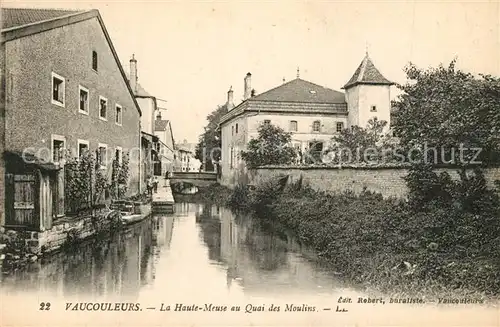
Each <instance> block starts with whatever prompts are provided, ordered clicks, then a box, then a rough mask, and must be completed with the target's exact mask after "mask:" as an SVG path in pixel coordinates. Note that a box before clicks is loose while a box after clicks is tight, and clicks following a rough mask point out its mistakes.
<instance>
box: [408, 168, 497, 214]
mask: <svg viewBox="0 0 500 327" xmlns="http://www.w3.org/2000/svg"><path fill="white" fill-rule="evenodd" d="M457 173H458V175H459V179H458V180H453V179H452V178H451V176H450V175H449V174H448V173H447V172H442V173H440V174H437V173H436V172H435V171H434V170H433V169H432V166H431V165H430V164H423V163H422V164H418V165H414V166H413V167H411V169H410V171H409V173H408V175H407V176H406V177H405V180H406V183H407V186H408V189H409V199H408V200H409V204H410V206H411V207H413V208H414V209H415V210H418V211H420V210H425V209H426V208H427V207H429V206H439V207H448V208H450V209H452V208H459V209H460V210H462V211H464V212H469V213H472V214H484V215H497V216H498V215H500V212H499V210H498V209H499V208H500V199H499V196H498V195H497V193H496V192H495V190H494V189H490V188H488V186H487V182H486V179H485V177H484V174H483V172H482V170H481V169H479V168H476V169H474V170H473V171H471V172H470V173H469V174H468V173H467V170H466V169H465V168H462V169H460V170H458V171H457Z"/></svg>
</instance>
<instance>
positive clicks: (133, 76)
mask: <svg viewBox="0 0 500 327" xmlns="http://www.w3.org/2000/svg"><path fill="white" fill-rule="evenodd" d="M130 87H131V88H132V91H133V92H134V94H136V93H137V60H135V58H134V55H132V59H130Z"/></svg>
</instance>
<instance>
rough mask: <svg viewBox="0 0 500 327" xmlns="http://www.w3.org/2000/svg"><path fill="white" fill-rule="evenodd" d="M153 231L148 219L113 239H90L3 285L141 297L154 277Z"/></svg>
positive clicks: (86, 294) (82, 295) (82, 294)
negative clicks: (143, 286)
mask: <svg viewBox="0 0 500 327" xmlns="http://www.w3.org/2000/svg"><path fill="white" fill-rule="evenodd" d="M152 232H153V230H152V220H151V219H147V220H145V221H143V222H141V223H139V224H136V225H134V226H132V227H129V228H128V229H127V230H125V231H123V232H122V233H120V234H116V235H114V236H113V237H111V238H108V239H99V240H98V239H93V240H89V241H88V242H86V243H85V244H83V245H80V246H79V247H78V248H77V249H75V250H73V251H67V252H66V251H64V252H60V253H58V254H55V255H52V256H50V257H48V258H47V259H44V261H43V264H42V262H37V263H35V264H34V265H33V267H31V268H30V270H29V271H27V270H26V271H17V272H14V273H13V274H12V275H11V276H9V277H7V278H4V279H3V280H2V287H13V288H14V289H15V290H17V289H24V290H31V291H40V292H43V293H44V294H50V293H53V294H54V296H64V297H80V298H88V297H89V296H90V297H93V298H98V297H119V298H121V299H123V300H127V299H128V300H134V299H137V296H138V294H139V291H140V288H141V285H142V284H146V283H150V282H151V281H152V280H153V278H154V275H153V272H154V269H153V268H154V262H153V261H152V260H150V257H151V245H152ZM34 271H38V273H34Z"/></svg>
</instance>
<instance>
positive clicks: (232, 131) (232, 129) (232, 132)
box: [231, 126, 234, 136]
mask: <svg viewBox="0 0 500 327" xmlns="http://www.w3.org/2000/svg"><path fill="white" fill-rule="evenodd" d="M233 135H234V126H231V136H233Z"/></svg>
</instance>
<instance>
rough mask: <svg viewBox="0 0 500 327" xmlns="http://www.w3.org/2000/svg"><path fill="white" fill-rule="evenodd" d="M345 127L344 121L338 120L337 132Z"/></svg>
mask: <svg viewBox="0 0 500 327" xmlns="http://www.w3.org/2000/svg"><path fill="white" fill-rule="evenodd" d="M343 129H344V123H343V122H338V123H337V133H340V132H342V130H343Z"/></svg>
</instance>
